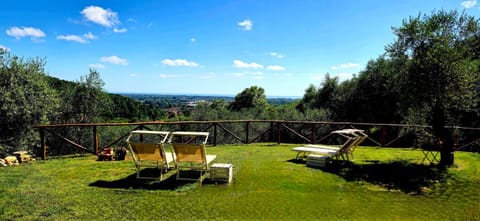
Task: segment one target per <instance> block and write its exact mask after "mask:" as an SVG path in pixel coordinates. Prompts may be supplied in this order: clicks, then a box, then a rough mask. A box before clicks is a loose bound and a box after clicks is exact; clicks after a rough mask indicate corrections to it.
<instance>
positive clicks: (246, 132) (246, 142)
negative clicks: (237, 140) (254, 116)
mask: <svg viewBox="0 0 480 221" xmlns="http://www.w3.org/2000/svg"><path fill="white" fill-rule="evenodd" d="M249 127H250V121H247V122H246V123H245V144H248V131H249Z"/></svg>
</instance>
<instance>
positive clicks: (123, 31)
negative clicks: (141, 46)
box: [113, 28, 127, 33]
mask: <svg viewBox="0 0 480 221" xmlns="http://www.w3.org/2000/svg"><path fill="white" fill-rule="evenodd" d="M113 32H115V33H125V32H127V29H126V28H121V29H118V28H114V29H113Z"/></svg>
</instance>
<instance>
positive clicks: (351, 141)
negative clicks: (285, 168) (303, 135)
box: [292, 129, 368, 160]
mask: <svg viewBox="0 0 480 221" xmlns="http://www.w3.org/2000/svg"><path fill="white" fill-rule="evenodd" d="M331 134H338V135H340V136H342V137H345V138H346V139H347V140H346V141H345V143H344V144H343V145H342V146H340V147H334V146H326V145H314V144H309V145H305V146H301V147H295V148H292V150H293V151H295V152H297V156H296V157H295V159H297V160H299V159H304V158H305V157H306V156H308V155H309V154H316V155H328V156H330V157H333V158H337V159H340V158H341V159H342V160H350V159H353V151H354V150H355V147H356V146H358V145H359V144H360V143H361V142H363V141H364V140H365V139H366V138H367V137H368V136H367V135H366V134H365V133H364V132H363V130H359V129H342V130H336V131H332V132H331Z"/></svg>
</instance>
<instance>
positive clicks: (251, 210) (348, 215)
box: [0, 144, 480, 220]
mask: <svg viewBox="0 0 480 221" xmlns="http://www.w3.org/2000/svg"><path fill="white" fill-rule="evenodd" d="M294 146H295V145H273V144H254V145H240V146H231V145H229V146H218V147H210V148H209V149H208V150H207V151H208V153H209V154H216V155H217V160H216V162H228V163H232V164H233V165H234V179H233V182H232V183H231V184H220V183H218V184H216V183H213V182H211V181H209V180H206V181H205V182H204V184H203V185H198V184H197V183H191V182H190V183H189V182H182V183H180V182H175V180H174V176H172V177H170V178H168V179H167V180H165V181H162V182H147V181H140V180H136V179H135V170H134V166H133V162H131V161H129V160H127V161H113V162H98V161H96V157H95V156H80V157H69V158H59V159H52V160H47V161H36V162H34V163H31V164H25V165H21V166H18V167H3V168H0V220H206V219H208V220H211V219H215V220H259V219H262V220H480V204H479V199H480V188H479V187H480V155H479V154H475V153H465V152H456V155H455V160H456V165H455V167H452V168H449V169H447V170H441V169H438V168H436V167H431V166H428V165H423V164H420V161H421V159H422V158H423V155H422V153H421V152H420V151H416V150H411V149H390V148H382V149H378V148H370V147H360V148H358V149H357V150H356V151H355V161H354V162H353V163H338V162H336V163H334V164H333V165H331V167H329V168H330V169H324V170H321V169H315V168H309V167H306V166H305V164H304V163H303V162H299V161H295V160H294V158H295V152H293V151H291V150H290V149H291V148H292V147H294ZM170 174H173V172H170Z"/></svg>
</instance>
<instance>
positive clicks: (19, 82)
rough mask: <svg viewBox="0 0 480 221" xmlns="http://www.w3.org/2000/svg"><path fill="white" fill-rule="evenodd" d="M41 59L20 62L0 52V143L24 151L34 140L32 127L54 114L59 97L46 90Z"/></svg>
mask: <svg viewBox="0 0 480 221" xmlns="http://www.w3.org/2000/svg"><path fill="white" fill-rule="evenodd" d="M44 66H45V61H44V60H43V59H39V58H35V59H27V60H24V59H23V58H20V57H18V56H15V55H11V54H10V53H9V52H6V51H3V50H1V49H0V122H1V123H0V144H1V145H4V146H6V147H7V148H6V149H7V151H11V150H15V149H28V148H30V147H32V146H33V145H34V143H35V141H36V139H37V138H38V137H37V136H36V133H35V131H34V129H33V125H36V124H45V123H48V122H49V118H51V117H52V116H53V115H54V114H56V111H57V108H58V105H59V98H58V96H57V94H56V91H54V90H52V89H51V88H50V87H49V84H48V81H47V76H46V74H45V70H44Z"/></svg>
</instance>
